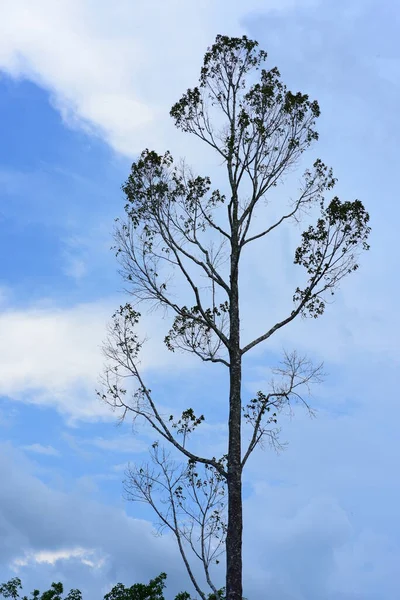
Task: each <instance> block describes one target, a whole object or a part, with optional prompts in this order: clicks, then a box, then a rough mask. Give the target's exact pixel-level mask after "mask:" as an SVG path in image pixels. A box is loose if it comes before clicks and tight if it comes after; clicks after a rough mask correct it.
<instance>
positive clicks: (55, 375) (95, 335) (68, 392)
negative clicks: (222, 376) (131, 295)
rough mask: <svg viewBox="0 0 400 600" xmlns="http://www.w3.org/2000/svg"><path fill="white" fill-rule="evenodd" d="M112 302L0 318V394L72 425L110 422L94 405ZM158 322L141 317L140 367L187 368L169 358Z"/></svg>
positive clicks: (16, 312)
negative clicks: (146, 338)
mask: <svg viewBox="0 0 400 600" xmlns="http://www.w3.org/2000/svg"><path fill="white" fill-rule="evenodd" d="M119 300H120V299H119ZM117 305H118V299H112V300H110V301H109V302H107V301H103V302H102V301H99V302H93V303H87V304H80V305H77V306H74V307H72V308H65V309H61V308H54V307H41V308H32V309H27V310H7V311H5V312H3V313H0V394H3V395H5V396H9V397H10V398H12V399H15V400H20V401H23V402H28V403H31V404H37V405H43V406H48V407H52V408H55V409H57V410H58V411H60V412H61V413H63V414H65V415H66V416H68V417H70V418H71V419H72V420H74V419H83V420H92V419H114V418H115V417H114V415H113V414H112V413H111V411H110V409H109V408H108V407H107V406H106V405H103V404H101V403H100V402H99V400H98V398H97V396H96V392H95V390H96V388H97V387H98V385H99V376H100V375H101V372H102V369H103V365H104V357H103V354H102V350H101V348H102V343H103V341H104V339H105V337H106V326H107V323H108V322H109V321H110V317H111V314H112V313H113V311H114V310H115V307H116V306H117ZM160 323H161V322H160V317H159V316H157V315H154V314H152V315H150V316H149V315H144V316H143V320H142V325H141V326H142V328H143V329H142V331H143V332H146V334H147V335H148V336H149V341H148V342H147V343H146V344H145V346H144V347H143V352H142V353H141V367H142V369H143V370H146V369H158V370H161V371H162V370H163V369H166V368H169V367H170V365H171V364H174V367H175V368H178V366H179V369H181V368H187V367H188V366H190V364H191V361H190V357H187V358H185V357H182V358H181V360H180V361H179V365H178V364H177V362H176V359H175V356H174V355H173V354H171V353H170V352H168V351H167V350H166V348H165V346H164V345H163V344H162V331H163V327H162V326H161V327H160Z"/></svg>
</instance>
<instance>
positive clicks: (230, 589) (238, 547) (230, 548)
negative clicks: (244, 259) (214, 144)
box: [226, 227, 243, 600]
mask: <svg viewBox="0 0 400 600" xmlns="http://www.w3.org/2000/svg"><path fill="white" fill-rule="evenodd" d="M235 233H236V232H235V227H233V231H232V234H233V235H232V253H231V273H230V284H231V294H230V351H229V354H230V373H229V375H230V381H229V446H228V482H227V483H228V529H227V536H226V600H242V597H243V592H242V532H243V509H242V468H241V454H242V451H241V418H242V415H241V381H242V357H241V352H240V315H239V285H238V263H239V246H238V243H237V242H238V239H237V236H236V235H235ZM235 238H236V239H235Z"/></svg>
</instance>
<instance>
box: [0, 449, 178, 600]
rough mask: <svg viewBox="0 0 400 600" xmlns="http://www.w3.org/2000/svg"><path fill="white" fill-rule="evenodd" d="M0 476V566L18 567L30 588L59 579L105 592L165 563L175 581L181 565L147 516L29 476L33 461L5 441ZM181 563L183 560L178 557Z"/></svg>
mask: <svg viewBox="0 0 400 600" xmlns="http://www.w3.org/2000/svg"><path fill="white" fill-rule="evenodd" d="M0 446H1V453H0V478H1V481H4V482H7V485H2V486H1V487H0V531H1V539H2V543H1V546H0V571H1V573H2V580H3V579H6V578H7V577H11V576H12V575H13V573H15V570H17V571H18V574H19V576H20V577H21V578H22V579H23V582H24V586H26V588H27V591H29V588H34V587H35V588H36V587H39V586H42V587H44V586H46V589H47V588H48V586H49V584H50V582H51V581H54V580H55V581H60V580H62V581H63V583H64V584H65V585H66V586H68V585H70V587H78V588H81V589H82V592H83V594H84V596H85V597H87V598H89V599H92V598H93V599H94V598H96V597H100V595H101V597H102V595H103V594H104V591H103V590H104V588H107V591H108V590H109V589H110V587H111V585H114V584H115V583H117V582H118V581H124V582H126V583H127V584H130V585H131V584H132V583H134V582H135V581H143V580H144V581H146V579H147V580H149V579H150V578H151V577H154V576H155V575H157V574H158V573H160V572H161V571H163V570H168V572H169V574H170V575H171V578H174V576H175V577H176V579H175V584H176V583H178V585H180V581H182V577H184V575H183V569H182V568H179V569H178V570H177V568H176V563H177V556H176V549H175V546H174V543H173V541H172V540H171V539H170V538H169V537H168V536H163V538H161V539H156V537H155V536H154V531H153V528H152V526H151V524H150V523H148V522H146V521H143V520H141V519H137V518H133V517H129V516H128V515H127V514H126V513H125V512H124V511H123V510H121V508H119V507H116V506H107V505H106V504H101V503H100V502H98V501H94V500H93V499H91V498H90V497H87V496H86V495H85V494H84V493H82V491H80V490H79V489H78V490H77V489H70V490H69V492H68V493H65V492H62V491H58V490H56V489H54V488H52V487H50V486H49V485H48V484H45V483H43V482H42V481H40V479H38V478H37V477H35V476H33V475H32V474H31V473H32V465H31V463H30V462H29V461H28V460H27V459H26V458H25V457H24V456H23V455H22V453H20V452H18V451H17V450H16V449H15V448H13V447H12V446H11V444H9V443H2V444H0ZM179 567H180V565H179Z"/></svg>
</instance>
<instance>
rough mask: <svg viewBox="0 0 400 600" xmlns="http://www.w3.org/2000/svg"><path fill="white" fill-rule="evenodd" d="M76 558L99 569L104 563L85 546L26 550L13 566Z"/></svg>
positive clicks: (16, 567) (51, 563) (53, 563)
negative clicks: (36, 550)
mask: <svg viewBox="0 0 400 600" xmlns="http://www.w3.org/2000/svg"><path fill="white" fill-rule="evenodd" d="M73 558H75V559H78V560H80V561H81V562H82V564H84V565H87V566H88V567H92V568H97V569H99V568H100V567H102V566H103V565H104V561H105V559H104V558H99V557H96V552H95V551H94V550H88V549H85V548H66V549H61V550H40V551H38V552H28V553H26V554H25V555H24V556H23V557H21V558H16V559H15V560H14V561H13V567H14V569H15V570H18V569H19V568H20V567H26V566H27V565H29V564H30V563H33V564H39V565H40V564H43V563H47V564H49V565H55V564H56V562H57V561H59V560H70V559H73Z"/></svg>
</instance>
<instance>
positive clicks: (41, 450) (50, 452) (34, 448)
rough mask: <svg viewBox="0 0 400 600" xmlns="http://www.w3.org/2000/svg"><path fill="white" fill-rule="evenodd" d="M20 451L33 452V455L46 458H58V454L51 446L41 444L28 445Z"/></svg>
mask: <svg viewBox="0 0 400 600" xmlns="http://www.w3.org/2000/svg"><path fill="white" fill-rule="evenodd" d="M22 450H26V451H27V452H33V453H34V454H44V455H46V456H60V453H59V451H58V450H56V448H53V446H43V445H42V444H29V445H28V446H22Z"/></svg>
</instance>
